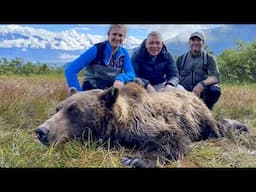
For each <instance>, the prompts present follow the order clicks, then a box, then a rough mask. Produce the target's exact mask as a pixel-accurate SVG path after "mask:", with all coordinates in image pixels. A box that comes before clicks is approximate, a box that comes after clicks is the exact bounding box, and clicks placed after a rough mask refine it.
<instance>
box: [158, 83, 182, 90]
mask: <svg viewBox="0 0 256 192" xmlns="http://www.w3.org/2000/svg"><path fill="white" fill-rule="evenodd" d="M153 87H154V88H155V90H156V91H159V90H160V89H163V88H165V82H164V83H159V84H156V85H153ZM175 88H176V89H183V90H185V88H184V87H183V86H182V85H180V84H178V85H177V86H176V87H175Z"/></svg>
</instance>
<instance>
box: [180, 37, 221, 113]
mask: <svg viewBox="0 0 256 192" xmlns="http://www.w3.org/2000/svg"><path fill="white" fill-rule="evenodd" d="M204 41H205V40H204V36H203V34H202V33H200V32H194V33H192V34H191V35H190V38H189V47H190V50H189V51H188V52H187V53H185V54H183V55H181V56H179V57H178V59H177V68H178V71H179V75H180V84H181V85H182V86H183V87H184V88H185V89H186V90H188V91H192V92H194V93H195V94H196V95H197V96H198V97H200V98H202V99H203V101H204V102H205V104H206V106H207V107H208V108H209V109H212V108H213V106H214V104H215V103H216V102H217V101H218V99H219V97H220V95H221V91H220V87H219V85H218V83H219V81H220V73H219V69H218V65H217V62H216V59H215V57H214V56H213V55H210V54H209V53H207V52H206V51H205V50H202V47H203V45H204Z"/></svg>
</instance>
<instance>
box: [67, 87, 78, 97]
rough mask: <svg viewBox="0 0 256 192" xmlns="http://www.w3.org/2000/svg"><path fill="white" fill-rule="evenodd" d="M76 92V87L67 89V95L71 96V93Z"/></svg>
mask: <svg viewBox="0 0 256 192" xmlns="http://www.w3.org/2000/svg"><path fill="white" fill-rule="evenodd" d="M76 93H77V89H76V88H75V87H70V88H69V89H68V95H69V96H71V95H74V94H76Z"/></svg>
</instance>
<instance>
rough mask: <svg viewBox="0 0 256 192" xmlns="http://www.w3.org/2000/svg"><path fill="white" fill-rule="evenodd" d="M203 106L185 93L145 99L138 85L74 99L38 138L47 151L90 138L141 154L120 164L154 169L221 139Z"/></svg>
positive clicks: (158, 94) (162, 93)
mask: <svg viewBox="0 0 256 192" xmlns="http://www.w3.org/2000/svg"><path fill="white" fill-rule="evenodd" d="M222 128H223V126H221V125H220V124H219V123H218V122H217V121H216V120H215V119H214V117H213V115H212V113H211V111H210V110H209V109H208V108H207V107H206V105H205V104H204V103H203V101H202V100H200V99H199V98H198V97H196V96H195V95H194V94H193V93H191V92H187V91H185V90H178V89H172V90H169V91H159V92H154V93H147V92H146V90H145V89H144V88H142V87H141V86H139V85H138V84H136V83H128V84H126V85H125V86H124V87H122V88H120V89H117V88H113V87H112V88H109V89H107V90H98V89H95V90H90V91H85V92H80V93H76V94H74V95H72V96H70V97H68V98H67V99H65V100H64V101H62V102H61V103H60V104H59V105H58V106H57V107H56V114H55V115H53V116H52V117H51V118H50V119H48V120H47V121H46V122H44V123H43V124H41V125H40V126H39V127H38V128H37V129H36V133H37V135H38V138H39V140H40V141H41V142H42V143H43V144H45V145H51V144H54V145H56V144H59V143H61V142H63V141H64V140H67V139H70V138H74V137H83V138H87V135H88V134H92V136H93V138H94V139H96V140H97V141H99V140H100V141H103V142H106V141H110V143H111V145H112V146H118V145H121V146H124V147H127V148H132V149H137V151H138V153H137V155H136V156H134V157H124V158H123V159H122V163H123V164H125V165H128V166H135V167H156V165H157V162H160V163H164V162H166V161H168V160H170V161H171V160H178V159H180V158H182V157H183V155H184V154H186V153H187V151H188V146H189V144H190V143H191V142H193V141H200V140H205V139H208V138H218V137H222V136H223V135H224V134H225V133H224V131H223V130H222Z"/></svg>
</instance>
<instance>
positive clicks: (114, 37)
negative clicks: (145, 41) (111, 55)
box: [108, 26, 126, 49]
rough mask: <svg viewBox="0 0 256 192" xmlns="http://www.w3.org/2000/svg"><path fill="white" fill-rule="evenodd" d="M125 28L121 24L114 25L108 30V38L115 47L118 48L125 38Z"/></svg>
mask: <svg viewBox="0 0 256 192" xmlns="http://www.w3.org/2000/svg"><path fill="white" fill-rule="evenodd" d="M125 35H126V32H125V29H124V28H122V27H119V26H114V27H112V28H111V29H110V31H109V32H108V40H109V42H110V45H111V47H112V48H113V49H117V48H118V47H119V46H120V45H121V44H122V43H123V41H124V39H125Z"/></svg>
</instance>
